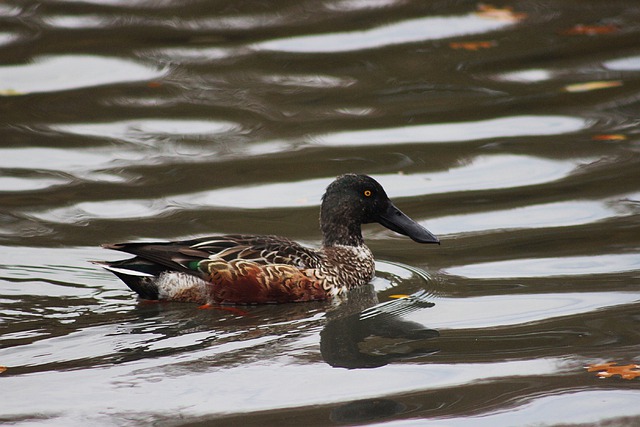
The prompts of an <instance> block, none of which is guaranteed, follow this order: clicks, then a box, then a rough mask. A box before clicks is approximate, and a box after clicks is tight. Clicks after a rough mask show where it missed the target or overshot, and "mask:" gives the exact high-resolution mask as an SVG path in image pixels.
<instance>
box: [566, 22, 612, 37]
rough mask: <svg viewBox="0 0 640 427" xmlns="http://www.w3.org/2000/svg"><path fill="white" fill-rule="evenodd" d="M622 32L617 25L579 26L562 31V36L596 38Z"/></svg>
mask: <svg viewBox="0 0 640 427" xmlns="http://www.w3.org/2000/svg"><path fill="white" fill-rule="evenodd" d="M619 30H620V27H618V26H617V25H613V24H609V25H583V24H577V25H574V26H573V27H571V28H569V29H568V30H564V31H562V33H561V34H564V35H568V36H582V35H586V36H596V35H601V34H611V33H615V32H617V31H619Z"/></svg>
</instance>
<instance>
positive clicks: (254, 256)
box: [100, 235, 328, 304]
mask: <svg viewBox="0 0 640 427" xmlns="http://www.w3.org/2000/svg"><path fill="white" fill-rule="evenodd" d="M104 247H106V248H108V249H115V250H119V251H123V252H127V253H130V254H133V255H136V257H135V258H132V259H129V260H123V261H116V262H108V263H100V264H102V265H103V266H104V267H105V268H107V269H108V270H110V271H112V272H113V273H115V274H116V275H117V276H118V277H120V278H121V279H122V280H123V281H124V282H125V283H126V284H127V285H128V286H129V287H130V288H131V289H133V290H134V291H135V292H137V293H138V294H140V295H141V296H142V297H143V298H150V299H167V300H174V301H198V302H206V301H214V302H217V303H230V304H246V303H272V302H296V301H310V300H320V299H326V298H327V296H328V294H327V291H326V290H325V288H324V285H325V283H324V280H323V279H322V278H320V277H317V274H316V273H317V266H318V264H319V262H320V260H321V255H320V253H319V252H317V251H315V250H313V249H310V248H306V247H304V246H302V245H300V244H298V243H295V242H292V241H291V240H288V239H284V238H281V237H276V236H243V235H227V236H215V237H205V238H199V239H195V240H185V241H179V242H159V243H157V242H153V243H119V244H108V245H104ZM164 272H179V273H186V275H185V274H183V275H182V279H180V280H175V281H173V282H167V281H163V280H160V279H161V278H162V277H166V276H165V275H163V274H162V273H164ZM193 276H195V277H197V278H199V279H202V280H199V279H195V281H194V280H187V279H184V278H185V277H187V278H188V277H193ZM173 277H174V278H175V277H176V276H173ZM160 282H161V283H160ZM205 283H208V284H210V285H213V286H205V285H204V284H205Z"/></svg>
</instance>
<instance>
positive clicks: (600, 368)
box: [586, 362, 640, 380]
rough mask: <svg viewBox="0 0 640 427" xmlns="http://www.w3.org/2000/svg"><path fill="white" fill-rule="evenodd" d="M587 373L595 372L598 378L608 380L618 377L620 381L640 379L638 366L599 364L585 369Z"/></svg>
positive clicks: (639, 366)
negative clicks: (620, 378)
mask: <svg viewBox="0 0 640 427" xmlns="http://www.w3.org/2000/svg"><path fill="white" fill-rule="evenodd" d="M586 369H587V372H597V374H596V375H598V377H599V378H610V377H612V376H614V375H620V377H622V379H625V380H632V379H634V378H638V377H640V365H635V364H629V365H618V364H616V362H609V363H600V364H595V365H589V366H587V367H586Z"/></svg>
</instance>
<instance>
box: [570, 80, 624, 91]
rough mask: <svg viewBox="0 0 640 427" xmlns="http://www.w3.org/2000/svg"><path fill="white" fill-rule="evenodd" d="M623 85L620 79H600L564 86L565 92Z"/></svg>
mask: <svg viewBox="0 0 640 427" xmlns="http://www.w3.org/2000/svg"><path fill="white" fill-rule="evenodd" d="M620 86H622V81H620V80H609V81H604V80H603V81H598V82H585V83H575V84H571V85H567V86H565V87H564V90H565V92H589V91H592V90H598V89H608V88H611V87H620Z"/></svg>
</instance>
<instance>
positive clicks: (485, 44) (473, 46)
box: [449, 41, 496, 50]
mask: <svg viewBox="0 0 640 427" xmlns="http://www.w3.org/2000/svg"><path fill="white" fill-rule="evenodd" d="M495 46H496V42H494V41H480V42H451V43H449V47H450V48H451V49H464V50H478V49H488V48H490V47H495Z"/></svg>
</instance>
